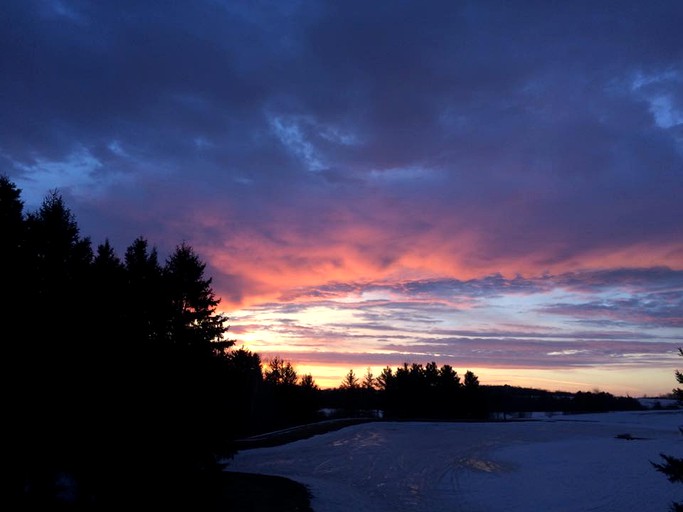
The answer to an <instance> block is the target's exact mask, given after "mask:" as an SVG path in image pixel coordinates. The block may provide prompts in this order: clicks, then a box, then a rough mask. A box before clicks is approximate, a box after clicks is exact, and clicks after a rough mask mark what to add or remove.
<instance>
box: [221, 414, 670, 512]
mask: <svg viewBox="0 0 683 512" xmlns="http://www.w3.org/2000/svg"><path fill="white" fill-rule="evenodd" d="M680 427H683V411H681V410H665V411H638V412H612V413H602V414H586V415H556V416H534V417H533V419H532V420H527V421H508V422H490V423H427V422H384V421H381V422H372V423H364V424H360V425H355V426H352V427H346V428H344V429H341V430H338V431H335V432H330V433H327V434H322V435H318V436H315V437H312V438H309V439H305V440H302V441H297V442H294V443H290V444H286V445H282V446H277V447H272V448H259V449H252V450H245V451H242V452H239V453H238V454H236V455H235V457H234V458H233V459H232V460H231V461H230V463H229V466H228V468H227V469H228V470H231V471H245V472H252V473H262V474H269V475H279V476H285V477H287V478H291V479H292V480H296V481H298V482H301V483H303V484H305V485H307V486H308V487H309V489H310V490H311V492H312V495H313V499H312V502H311V504H312V506H313V509H314V510H315V511H316V512H342V511H344V512H346V511H349V510H351V511H353V512H383V511H387V512H400V511H430V512H439V511H449V512H493V511H500V510H505V511H506V512H533V511H540V510H542V511H544V512H552V511H562V512H572V511H576V512H579V511H581V512H586V511H591V512H600V511H604V512H608V511H615V510H619V511H620V512H624V511H638V512H643V511H653V512H656V511H662V512H666V511H667V510H669V506H670V504H671V503H672V502H673V501H681V500H683V485H681V484H674V483H671V482H669V481H668V480H667V479H666V477H665V476H664V475H663V474H662V473H660V472H658V471H656V470H655V469H654V467H653V466H652V464H651V463H650V462H651V461H652V462H662V459H661V457H660V454H661V453H665V454H667V455H673V456H676V457H683V435H681V432H680V431H679V428H680Z"/></svg>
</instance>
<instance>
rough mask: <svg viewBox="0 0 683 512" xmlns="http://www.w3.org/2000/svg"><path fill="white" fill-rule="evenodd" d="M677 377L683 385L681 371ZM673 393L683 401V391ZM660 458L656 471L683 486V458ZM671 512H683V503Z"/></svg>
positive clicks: (662, 455)
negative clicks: (661, 460)
mask: <svg viewBox="0 0 683 512" xmlns="http://www.w3.org/2000/svg"><path fill="white" fill-rule="evenodd" d="M678 354H679V355H680V356H683V349H681V348H679V349H678ZM675 376H676V381H677V382H678V383H679V384H683V374H682V373H681V372H680V371H679V370H676V372H675ZM673 393H674V396H676V398H677V399H678V401H679V402H681V401H683V389H681V388H675V389H674V390H673ZM681 433H683V429H681ZM660 456H661V457H662V459H664V460H663V462H661V463H656V462H652V465H653V466H654V467H655V469H656V470H657V471H659V472H661V473H663V474H664V475H665V476H666V478H668V480H669V482H672V483H681V484H683V458H680V457H674V456H671V455H665V454H663V453H662V454H660ZM671 510H672V511H674V512H683V502H679V503H672V504H671Z"/></svg>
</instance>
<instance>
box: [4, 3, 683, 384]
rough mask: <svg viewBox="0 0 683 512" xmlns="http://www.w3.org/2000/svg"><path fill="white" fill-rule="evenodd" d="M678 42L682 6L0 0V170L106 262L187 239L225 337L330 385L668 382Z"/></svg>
mask: <svg viewBox="0 0 683 512" xmlns="http://www.w3.org/2000/svg"><path fill="white" fill-rule="evenodd" d="M681 27H683V3H681V2H680V1H678V0H674V1H655V2H648V1H628V0H621V1H601V2H595V1H585V2H584V1H567V2H555V1H521V0H520V1H489V0H473V1H453V0H448V1H446V0H444V1H428V2H425V1H400V0H395V1H384V0H378V1H367V0H365V1H353V0H344V1H325V0H320V1H310V2H309V1H305V0H302V1H285V0H273V1H229V0H193V1H186V2H183V1H173V2H172V1H144V2H139V1H125V0H116V1H114V0H111V1H105V0H102V1H95V0H93V1H86V0H5V1H4V2H2V6H0V119H1V122H0V173H3V174H6V175H7V176H8V177H9V178H10V179H11V180H12V181H13V182H14V183H15V184H16V185H17V186H18V187H19V188H20V189H21V190H22V199H23V200H24V203H25V208H26V210H28V211H31V210H34V209H36V208H37V207H38V206H39V205H40V202H41V201H42V199H43V198H44V197H45V195H46V194H47V193H48V192H49V191H52V190H58V191H59V192H60V193H61V194H62V196H63V197H64V199H65V201H66V203H67V206H68V207H69V208H70V209H71V210H72V212H73V213H74V215H75V217H76V220H77V222H78V224H79V227H80V229H81V235H82V236H88V237H90V238H91V240H92V242H93V245H97V244H99V243H102V242H103V241H104V240H105V239H109V240H110V241H111V243H112V244H113V245H114V247H115V248H116V249H117V252H118V253H119V255H120V256H122V255H123V253H124V252H125V249H126V248H127V247H128V246H129V245H130V244H131V243H132V242H133V240H134V239H135V238H137V237H139V236H143V237H145V238H146V239H147V240H148V241H149V242H150V244H151V245H154V246H155V247H156V248H157V249H158V250H159V254H160V256H161V258H162V259H164V258H165V257H166V256H167V255H168V254H169V253H170V251H172V250H173V248H174V247H175V246H176V245H178V244H179V243H181V242H187V243H188V244H189V245H191V246H192V247H193V248H194V249H195V251H196V252H197V253H198V255H199V256H200V257H201V258H202V260H203V261H205V262H206V263H207V274H208V275H209V276H210V277H212V278H213V283H212V285H213V288H214V290H215V292H216V294H217V296H218V297H220V298H221V299H222V302H221V308H222V310H223V311H224V312H225V313H226V314H227V315H228V316H229V317H230V322H229V323H230V325H231V328H230V334H231V337H232V338H234V339H235V340H236V341H237V344H236V346H238V347H241V346H244V347H246V348H248V349H250V350H253V351H256V352H258V353H259V354H261V356H262V357H263V358H264V360H267V359H268V358H270V357H273V356H275V355H278V356H280V357H283V358H284V359H287V360H290V361H291V362H292V363H293V364H294V366H295V368H296V369H297V370H298V371H299V373H300V374H303V373H311V374H312V375H313V377H314V378H315V380H316V382H317V383H318V384H319V385H321V386H323V387H329V386H337V385H338V384H339V383H340V382H341V379H342V377H343V375H344V374H345V373H346V372H348V370H349V369H352V368H353V369H354V371H355V372H356V373H357V374H359V375H362V374H363V373H365V372H366V370H367V368H371V369H372V371H373V372H374V373H375V375H376V374H378V373H379V371H380V370H381V368H383V367H385V366H391V367H396V366H398V365H401V364H402V363H404V362H408V363H413V362H415V363H427V362H430V361H435V362H437V363H438V364H439V365H442V364H450V365H452V366H453V367H454V368H455V369H456V370H458V372H459V374H460V375H463V374H464V373H465V372H466V371H467V370H472V371H474V372H475V373H476V374H477V375H478V376H479V378H480V381H481V383H482V384H505V383H507V384H511V385H525V386H533V387H540V388H544V389H551V390H555V389H560V390H567V391H576V390H584V391H589V390H596V389H599V390H602V391H608V392H612V393H616V394H629V395H631V396H641V395H644V394H648V395H656V394H662V393H667V392H669V391H671V389H672V388H673V387H675V385H676V382H675V377H674V370H675V369H677V368H680V369H683V358H681V357H680V356H678V348H679V347H681V346H683V30H682V29H681ZM104 313H106V312H104Z"/></svg>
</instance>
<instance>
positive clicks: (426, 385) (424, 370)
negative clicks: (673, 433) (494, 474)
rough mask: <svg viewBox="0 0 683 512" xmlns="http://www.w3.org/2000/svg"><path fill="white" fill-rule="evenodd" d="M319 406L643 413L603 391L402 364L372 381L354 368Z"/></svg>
mask: <svg viewBox="0 0 683 512" xmlns="http://www.w3.org/2000/svg"><path fill="white" fill-rule="evenodd" d="M321 394H322V398H321V399H320V403H323V404H325V406H326V407H330V408H333V409H334V413H332V414H337V415H341V416H354V415H356V416H363V415H365V416H372V417H377V416H378V415H381V417H382V418H384V419H396V420H402V419H429V420H488V419H506V418H511V417H520V416H521V417H523V416H525V415H526V414H527V413H532V412H548V413H562V414H575V413H577V414H578V413H588V412H607V411H625V410H639V409H642V408H643V407H642V405H641V404H640V402H639V401H638V400H637V399H635V398H631V397H619V396H614V395H612V394H610V393H607V392H604V391H595V392H590V391H588V392H583V391H579V392H576V393H569V392H560V391H547V390H541V389H533V388H524V387H516V386H509V385H504V386H491V385H488V386H487V385H481V384H480V382H479V378H478V377H477V376H476V375H475V374H474V373H473V372H471V371H469V370H468V371H467V372H466V373H465V374H464V376H463V378H462V379H461V378H460V376H459V375H458V372H457V371H456V370H455V369H454V368H453V367H451V366H450V365H447V364H445V365H442V366H438V365H437V363H436V362H433V361H432V362H430V363H427V364H419V363H412V364H408V363H404V364H403V365H402V366H398V367H397V368H395V369H392V368H390V367H386V368H384V369H383V370H382V372H381V373H380V375H378V376H377V377H375V376H374V375H373V374H372V372H371V370H370V369H368V370H367V372H366V373H365V375H363V376H362V377H358V376H356V374H355V373H354V371H353V370H349V372H348V373H347V374H346V375H345V377H344V378H343V380H342V382H341V383H340V385H339V387H338V388H336V389H331V390H323V391H322V392H321Z"/></svg>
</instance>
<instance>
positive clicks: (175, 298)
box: [163, 243, 234, 354]
mask: <svg viewBox="0 0 683 512" xmlns="http://www.w3.org/2000/svg"><path fill="white" fill-rule="evenodd" d="M205 269H206V264H205V263H203V262H202V261H201V260H200V259H199V256H198V255H197V254H196V253H195V252H194V250H193V249H192V248H191V247H190V246H189V245H187V244H185V243H183V244H181V245H179V246H177V247H176V249H175V251H174V252H173V254H171V256H170V257H169V259H168V260H167V262H166V266H165V267H164V271H163V277H164V282H165V285H166V289H165V292H166V298H167V300H168V306H169V307H170V320H171V322H170V325H169V326H168V331H167V334H168V336H170V339H171V340H172V342H173V343H175V344H179V345H185V346H186V347H190V348H193V349H195V350H202V351H215V352H216V353H217V354H223V353H224V352H225V350H226V349H227V348H229V347H230V346H232V345H233V343H234V342H233V341H231V340H227V339H224V334H225V333H226V331H227V330H228V328H227V327H226V326H225V323H226V322H227V318H226V317H225V315H223V314H220V313H217V310H216V308H217V306H218V304H219V303H220V299H217V298H216V296H215V294H214V292H213V290H212V288H211V281H212V279H211V278H207V277H205V275H204V271H205Z"/></svg>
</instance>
